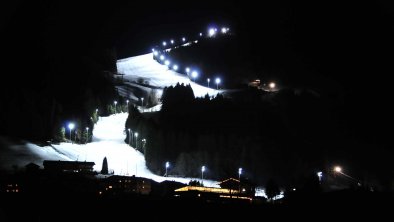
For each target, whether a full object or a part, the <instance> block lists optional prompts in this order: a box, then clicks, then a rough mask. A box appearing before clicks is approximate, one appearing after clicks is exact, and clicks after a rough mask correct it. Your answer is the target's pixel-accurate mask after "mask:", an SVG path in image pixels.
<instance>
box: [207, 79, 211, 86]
mask: <svg viewBox="0 0 394 222" xmlns="http://www.w3.org/2000/svg"><path fill="white" fill-rule="evenodd" d="M210 81H211V80H210V79H209V78H208V79H207V82H208V88H209V82H210Z"/></svg>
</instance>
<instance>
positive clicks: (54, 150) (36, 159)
mask: <svg viewBox="0 0 394 222" xmlns="http://www.w3.org/2000/svg"><path fill="white" fill-rule="evenodd" d="M126 119H127V113H120V114H116V115H112V116H109V117H100V120H99V121H98V123H97V124H96V126H95V128H94V130H93V142H91V143H88V144H84V145H77V144H71V143H61V144H58V145H52V146H45V147H40V146H37V145H34V144H29V143H27V144H20V145H15V144H14V145H11V144H8V147H9V148H8V149H2V152H3V153H1V157H0V160H1V163H2V166H3V168H8V169H12V166H13V165H16V166H18V167H19V168H21V167H24V166H25V165H26V164H28V163H30V162H33V163H35V164H37V165H40V166H42V163H43V160H68V161H75V160H78V161H92V162H95V166H94V170H96V171H100V170H101V167H102V162H103V159H104V157H107V160H108V168H109V169H110V171H112V170H113V171H114V173H115V174H117V175H130V176H131V175H136V176H138V177H146V178H151V179H153V180H155V181H157V182H161V181H164V180H174V181H178V182H182V183H188V182H189V181H190V180H192V179H196V180H200V179H201V178H177V177H162V176H158V175H155V174H153V173H152V172H151V171H150V170H148V169H147V167H146V164H145V159H144V156H143V154H142V153H140V152H139V151H137V150H135V149H134V148H132V147H130V146H129V145H128V144H126V143H125V142H124V139H125V137H126V136H125V132H124V125H125V122H126ZM164 167H165V165H164V163H163V168H164ZM196 170H199V169H196ZM169 172H171V167H170V168H169ZM204 185H206V186H215V187H217V186H218V185H217V181H211V180H204Z"/></svg>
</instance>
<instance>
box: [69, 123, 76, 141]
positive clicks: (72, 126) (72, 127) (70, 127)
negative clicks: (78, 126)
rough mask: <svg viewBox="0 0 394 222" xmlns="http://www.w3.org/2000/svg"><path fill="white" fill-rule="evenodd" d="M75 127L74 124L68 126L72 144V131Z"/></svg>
mask: <svg viewBox="0 0 394 222" xmlns="http://www.w3.org/2000/svg"><path fill="white" fill-rule="evenodd" d="M74 127H75V125H74V123H69V124H68V129H69V130H70V141H71V143H72V142H73V141H72V139H71V130H73V129H74Z"/></svg>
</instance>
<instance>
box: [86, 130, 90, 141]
mask: <svg viewBox="0 0 394 222" xmlns="http://www.w3.org/2000/svg"><path fill="white" fill-rule="evenodd" d="M88 139H89V127H86V143H88Z"/></svg>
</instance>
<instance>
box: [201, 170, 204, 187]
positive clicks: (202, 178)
mask: <svg viewBox="0 0 394 222" xmlns="http://www.w3.org/2000/svg"><path fill="white" fill-rule="evenodd" d="M204 171H205V166H202V167H201V185H203V184H204Z"/></svg>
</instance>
